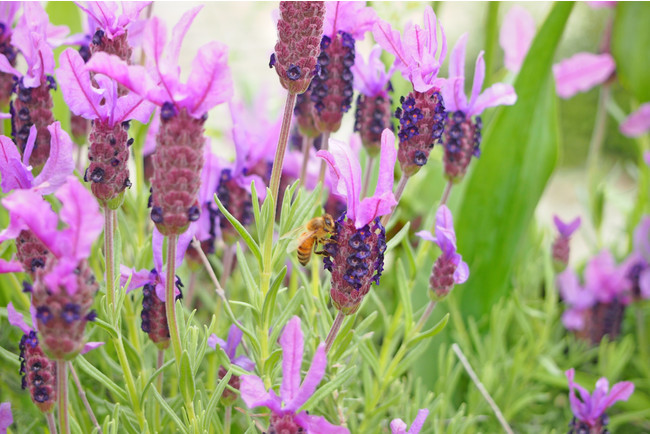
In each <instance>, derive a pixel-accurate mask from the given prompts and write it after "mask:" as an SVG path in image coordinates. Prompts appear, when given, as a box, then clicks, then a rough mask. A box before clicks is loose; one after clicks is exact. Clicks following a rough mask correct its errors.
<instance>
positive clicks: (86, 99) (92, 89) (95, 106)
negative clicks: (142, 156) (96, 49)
mask: <svg viewBox="0 0 650 434" xmlns="http://www.w3.org/2000/svg"><path fill="white" fill-rule="evenodd" d="M59 63H60V65H61V66H60V68H59V69H57V71H56V73H57V77H58V78H59V83H60V84H61V90H62V92H63V97H64V99H65V102H66V103H67V105H68V106H69V107H70V110H71V111H72V112H73V113H75V114H76V115H79V116H82V117H84V118H85V119H89V120H92V121H93V124H92V128H91V131H90V149H89V152H88V159H89V160H90V166H89V167H88V168H87V169H86V173H85V175H84V180H85V181H86V182H88V181H90V182H92V184H91V190H92V192H93V194H94V195H95V197H96V198H97V199H98V200H99V201H100V203H101V204H102V206H108V207H109V208H111V209H117V208H118V207H119V206H120V205H121V202H122V198H123V193H124V190H125V189H126V188H127V187H130V186H131V181H130V180H129V169H128V167H127V162H128V159H129V149H128V146H129V145H130V144H132V143H133V140H129V138H128V134H127V132H126V130H127V129H128V125H129V124H128V121H129V120H131V119H135V120H137V121H139V122H142V123H146V122H147V121H148V120H149V118H150V117H151V113H152V111H153V108H154V106H153V105H152V104H150V103H149V102H148V101H145V100H144V99H143V98H142V97H141V96H138V95H136V94H134V93H130V94H128V95H126V96H122V97H120V96H119V92H118V88H117V83H116V82H114V81H113V80H111V79H109V78H108V77H106V76H104V75H96V76H95V77H94V82H95V83H96V84H97V85H96V86H93V85H92V83H91V76H90V72H89V71H88V69H87V68H86V64H85V63H84V60H83V59H82V58H81V55H80V54H79V53H78V52H77V51H75V50H73V49H72V48H68V49H67V50H65V51H64V52H63V53H61V57H60V58H59Z"/></svg>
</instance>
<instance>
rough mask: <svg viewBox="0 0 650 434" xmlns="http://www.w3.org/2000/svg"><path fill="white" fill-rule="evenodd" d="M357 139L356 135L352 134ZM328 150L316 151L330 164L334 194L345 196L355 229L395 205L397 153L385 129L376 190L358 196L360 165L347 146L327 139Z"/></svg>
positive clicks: (348, 216) (393, 136)
mask: <svg viewBox="0 0 650 434" xmlns="http://www.w3.org/2000/svg"><path fill="white" fill-rule="evenodd" d="M352 137H353V140H359V138H358V136H356V135H354V136H352ZM329 148H330V150H329V151H318V153H317V154H316V155H317V156H318V157H320V158H322V159H324V160H325V162H326V163H327V164H328V165H329V168H330V174H331V176H332V180H333V184H334V191H333V192H334V193H335V194H338V195H339V196H343V197H345V198H346V199H347V205H348V210H347V218H348V219H350V220H353V221H354V225H355V227H356V228H357V229H360V228H362V227H363V226H365V225H367V224H368V223H370V222H371V221H372V220H373V219H375V218H376V217H380V216H382V215H385V214H388V213H390V212H391V209H392V207H393V206H394V205H396V204H397V201H396V200H395V195H394V194H393V170H394V168H395V160H396V158H397V153H396V150H395V135H394V134H393V133H392V131H390V130H389V129H388V128H387V129H385V130H384V132H383V133H382V135H381V157H380V161H379V177H378V179H377V187H376V188H375V193H374V194H373V195H372V196H371V197H366V198H364V199H361V198H360V197H359V196H360V194H361V164H360V163H359V158H358V157H357V155H356V154H355V153H353V152H352V149H351V147H350V146H348V145H346V144H345V143H343V142H340V141H338V140H335V139H330V146H329Z"/></svg>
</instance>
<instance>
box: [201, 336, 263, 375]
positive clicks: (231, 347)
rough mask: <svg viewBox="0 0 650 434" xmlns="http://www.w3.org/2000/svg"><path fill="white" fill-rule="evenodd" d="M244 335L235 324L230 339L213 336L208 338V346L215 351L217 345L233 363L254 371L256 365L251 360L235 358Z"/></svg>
mask: <svg viewBox="0 0 650 434" xmlns="http://www.w3.org/2000/svg"><path fill="white" fill-rule="evenodd" d="M243 335H244V332H242V331H241V330H240V329H239V327H237V325H236V324H233V325H231V326H230V329H229V330H228V338H227V339H226V341H224V340H223V339H221V338H220V337H218V336H217V335H215V334H211V335H210V337H209V338H208V345H210V346H211V347H212V348H215V349H216V348H217V345H219V346H220V347H221V349H222V350H224V351H225V352H226V355H227V356H228V358H229V359H230V362H231V363H233V364H235V365H237V366H239V367H241V368H243V369H245V370H247V371H252V370H253V369H254V368H255V364H254V363H253V361H252V360H251V359H249V358H248V357H246V356H237V357H235V354H236V353H237V347H238V346H239V343H240V342H241V338H242V336H243Z"/></svg>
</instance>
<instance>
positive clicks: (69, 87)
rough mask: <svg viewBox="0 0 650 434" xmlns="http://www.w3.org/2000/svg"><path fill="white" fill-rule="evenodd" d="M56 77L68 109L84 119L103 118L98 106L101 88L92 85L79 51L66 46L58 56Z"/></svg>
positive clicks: (101, 96)
mask: <svg viewBox="0 0 650 434" xmlns="http://www.w3.org/2000/svg"><path fill="white" fill-rule="evenodd" d="M59 64H60V66H59V68H58V69H57V70H56V78H57V80H58V81H59V84H60V85H61V92H63V99H64V100H65V103H66V104H67V105H68V107H69V108H70V111H71V112H73V113H74V114H76V115H77V116H82V117H84V118H86V119H98V118H103V117H104V116H102V115H103V113H102V112H103V110H102V108H101V107H100V104H101V101H102V98H103V93H104V92H103V90H101V89H97V88H95V87H93V85H92V84H91V82H90V74H89V73H88V70H87V69H86V64H85V62H84V60H83V59H82V58H81V55H80V54H79V52H78V51H77V50H75V49H72V48H68V49H66V50H65V51H64V52H63V53H61V56H60V57H59Z"/></svg>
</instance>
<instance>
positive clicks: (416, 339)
mask: <svg viewBox="0 0 650 434" xmlns="http://www.w3.org/2000/svg"><path fill="white" fill-rule="evenodd" d="M448 321H449V314H447V315H445V316H444V317H443V318H442V319H441V320H440V321H438V324H436V325H434V326H433V327H431V328H430V329H429V330H427V331H424V332H422V333H420V334H418V335H417V336H415V337H414V338H413V339H411V340H410V341H409V342H408V347H409V348H410V347H412V346H413V345H415V344H417V343H418V342H420V341H421V340H422V339H427V338H432V337H434V336H435V335H437V334H438V333H440V332H441V331H442V329H444V328H445V326H446V325H447V322H448Z"/></svg>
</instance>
